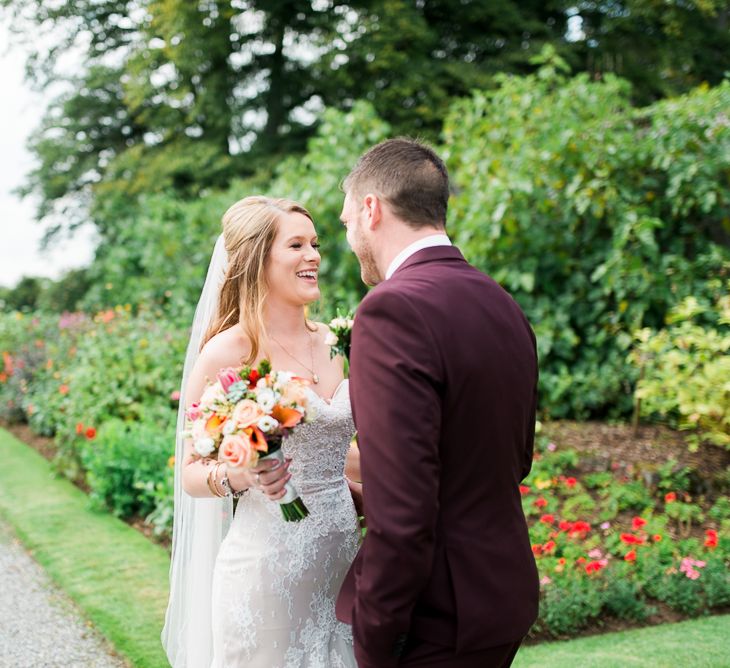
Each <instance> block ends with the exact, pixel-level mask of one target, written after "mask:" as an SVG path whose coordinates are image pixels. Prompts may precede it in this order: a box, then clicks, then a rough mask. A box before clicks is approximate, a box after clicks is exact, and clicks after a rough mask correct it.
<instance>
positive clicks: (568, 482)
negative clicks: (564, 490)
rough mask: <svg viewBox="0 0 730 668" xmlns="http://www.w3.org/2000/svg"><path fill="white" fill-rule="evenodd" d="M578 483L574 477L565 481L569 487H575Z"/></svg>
mask: <svg viewBox="0 0 730 668" xmlns="http://www.w3.org/2000/svg"><path fill="white" fill-rule="evenodd" d="M577 482H578V481H577V480H576V479H575V478H573V477H570V478H566V479H565V484H566V485H567V486H568V487H575V484H576V483H577Z"/></svg>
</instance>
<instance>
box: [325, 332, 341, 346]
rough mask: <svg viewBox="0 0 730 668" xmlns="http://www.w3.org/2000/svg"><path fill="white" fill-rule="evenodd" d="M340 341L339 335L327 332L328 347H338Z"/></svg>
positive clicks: (326, 341)
mask: <svg viewBox="0 0 730 668" xmlns="http://www.w3.org/2000/svg"><path fill="white" fill-rule="evenodd" d="M338 341H339V339H338V338H337V334H335V333H334V332H327V336H325V337H324V342H325V344H326V345H328V346H336V345H337V342H338Z"/></svg>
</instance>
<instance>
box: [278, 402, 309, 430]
mask: <svg viewBox="0 0 730 668" xmlns="http://www.w3.org/2000/svg"><path fill="white" fill-rule="evenodd" d="M271 417H273V418H274V419H275V420H278V421H279V423H280V424H281V426H282V427H284V429H290V428H291V427H296V426H297V425H298V424H299V423H300V422H301V421H302V418H303V417H304V416H303V415H302V414H301V413H300V412H299V411H295V410H294V409H293V408H284V406H282V405H281V404H277V405H276V406H274V410H273V411H271Z"/></svg>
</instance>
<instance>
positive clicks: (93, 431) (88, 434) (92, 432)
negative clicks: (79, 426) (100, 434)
mask: <svg viewBox="0 0 730 668" xmlns="http://www.w3.org/2000/svg"><path fill="white" fill-rule="evenodd" d="M86 438H88V439H89V440H90V441H93V440H94V439H95V438H96V429H94V428H93V427H87V428H86Z"/></svg>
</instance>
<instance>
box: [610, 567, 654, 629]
mask: <svg viewBox="0 0 730 668" xmlns="http://www.w3.org/2000/svg"><path fill="white" fill-rule="evenodd" d="M603 605H604V606H605V610H606V612H607V613H608V614H609V615H612V616H613V617H617V618H618V619H629V620H634V621H637V622H643V621H644V620H645V619H646V618H647V617H648V616H649V615H651V614H653V612H654V610H653V608H651V607H650V606H649V605H647V603H646V599H645V598H644V595H643V593H642V591H641V585H640V584H639V583H638V582H635V581H632V580H627V579H624V578H617V579H616V580H615V581H613V582H611V584H610V585H609V586H608V587H606V590H605V594H604V599H603Z"/></svg>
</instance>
